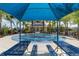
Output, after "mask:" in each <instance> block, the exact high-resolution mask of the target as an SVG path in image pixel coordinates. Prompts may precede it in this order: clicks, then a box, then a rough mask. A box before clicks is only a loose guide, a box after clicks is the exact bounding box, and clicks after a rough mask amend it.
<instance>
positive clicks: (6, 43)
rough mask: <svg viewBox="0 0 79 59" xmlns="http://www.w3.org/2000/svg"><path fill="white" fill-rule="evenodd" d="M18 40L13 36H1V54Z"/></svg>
mask: <svg viewBox="0 0 79 59" xmlns="http://www.w3.org/2000/svg"><path fill="white" fill-rule="evenodd" d="M17 43H18V42H16V41H14V40H12V39H11V36H5V37H4V38H0V54H1V53H2V52H4V51H6V50H8V49H9V48H11V47H13V46H14V45H16V44H17Z"/></svg>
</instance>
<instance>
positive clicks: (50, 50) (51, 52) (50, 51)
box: [46, 45, 57, 56]
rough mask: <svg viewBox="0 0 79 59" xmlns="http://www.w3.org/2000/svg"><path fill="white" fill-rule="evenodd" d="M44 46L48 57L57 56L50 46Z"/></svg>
mask: <svg viewBox="0 0 79 59" xmlns="http://www.w3.org/2000/svg"><path fill="white" fill-rule="evenodd" d="M46 46H47V48H48V51H49V55H50V56H57V53H56V52H55V50H54V49H53V48H52V47H51V46H50V45H46Z"/></svg>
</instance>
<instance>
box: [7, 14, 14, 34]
mask: <svg viewBox="0 0 79 59" xmlns="http://www.w3.org/2000/svg"><path fill="white" fill-rule="evenodd" d="M12 18H14V17H13V16H11V15H9V14H6V20H8V21H10V27H11V34H13V29H12V28H13V27H12V24H14V25H15V23H14V22H13V20H12Z"/></svg>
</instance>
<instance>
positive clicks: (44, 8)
mask: <svg viewBox="0 0 79 59" xmlns="http://www.w3.org/2000/svg"><path fill="white" fill-rule="evenodd" d="M0 9H1V10H4V11H5V12H7V13H9V14H11V15H13V16H15V17H16V18H17V19H18V20H21V21H27V20H59V19H60V18H62V17H64V16H65V15H67V14H69V13H71V12H73V11H75V10H78V9H79V4H78V3H0Z"/></svg>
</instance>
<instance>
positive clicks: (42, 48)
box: [0, 36, 79, 56]
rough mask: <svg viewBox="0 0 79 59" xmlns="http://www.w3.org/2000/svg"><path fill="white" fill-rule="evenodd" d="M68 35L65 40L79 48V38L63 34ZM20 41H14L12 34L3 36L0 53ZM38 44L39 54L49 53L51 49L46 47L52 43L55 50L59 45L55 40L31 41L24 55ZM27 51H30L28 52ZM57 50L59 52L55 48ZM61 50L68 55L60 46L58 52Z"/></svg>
mask: <svg viewBox="0 0 79 59" xmlns="http://www.w3.org/2000/svg"><path fill="white" fill-rule="evenodd" d="M63 37H66V39H64V41H65V42H67V43H69V44H71V45H74V46H76V47H78V48H79V40H77V39H75V38H71V37H67V36H63ZM17 43H18V42H16V41H14V40H12V39H11V36H5V37H3V38H0V54H1V53H3V52H4V51H6V50H8V49H9V48H11V47H12V46H14V45H16V44H17ZM35 44H36V45H37V46H38V49H37V53H38V55H41V56H43V55H48V53H49V51H48V49H47V47H46V45H51V47H52V48H53V49H54V50H55V49H56V47H57V45H56V44H55V43H54V42H53V41H39V42H38V41H31V43H30V44H29V46H28V51H27V49H26V51H25V53H24V55H28V56H29V55H30V52H31V51H32V47H33V45H35ZM26 52H28V53H27V54H26ZM55 52H57V51H56V50H55ZM61 52H63V53H64V54H63V55H62V56H66V54H65V52H64V51H63V50H62V49H60V48H59V50H58V52H57V54H59V55H60V54H61Z"/></svg>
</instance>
